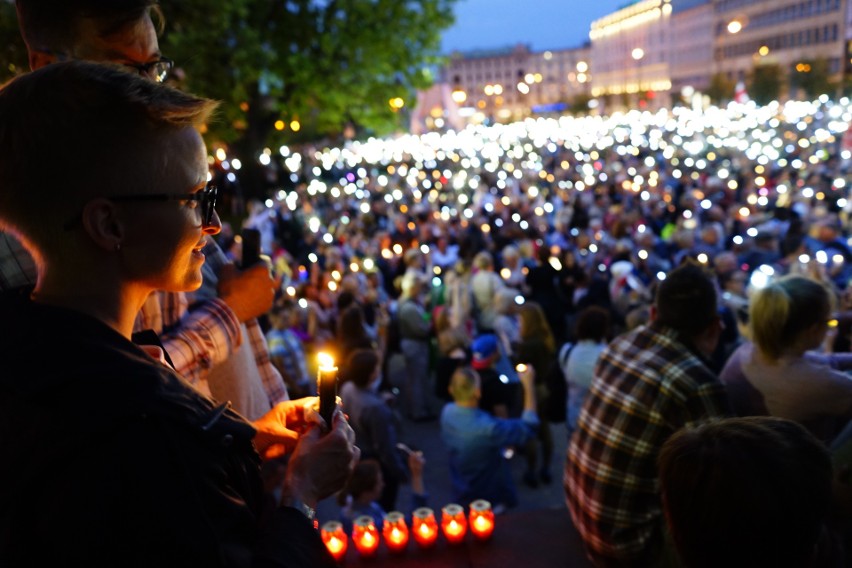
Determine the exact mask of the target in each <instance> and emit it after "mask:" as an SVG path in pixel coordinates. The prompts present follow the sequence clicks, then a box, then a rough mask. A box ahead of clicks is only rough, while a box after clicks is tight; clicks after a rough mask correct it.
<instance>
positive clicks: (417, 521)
mask: <svg viewBox="0 0 852 568" xmlns="http://www.w3.org/2000/svg"><path fill="white" fill-rule="evenodd" d="M411 516H412V524H411V528H412V530H413V531H414V540H416V541H417V544H419V545H420V547H421V548H428V547H430V546H432V545H433V544H435V540H436V539H437V538H438V523H437V522H436V521H435V513H434V512H433V511H432V509H430V508H429V507H420V508H419V509H415V510H414V513H412V515H411Z"/></svg>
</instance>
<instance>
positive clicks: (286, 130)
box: [161, 0, 456, 160]
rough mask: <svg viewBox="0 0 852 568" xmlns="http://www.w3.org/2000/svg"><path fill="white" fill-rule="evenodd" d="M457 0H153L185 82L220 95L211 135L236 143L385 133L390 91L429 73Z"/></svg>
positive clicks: (411, 89) (393, 118)
mask: <svg viewBox="0 0 852 568" xmlns="http://www.w3.org/2000/svg"><path fill="white" fill-rule="evenodd" d="M455 2H456V0H281V1H275V2H271V1H268V0H230V1H228V2H222V1H214V0H162V1H161V6H162V9H163V13H164V14H165V18H166V26H165V31H164V34H163V36H162V38H161V47H162V51H163V53H166V54H168V56H169V57H171V58H173V59H174V60H175V61H176V64H177V66H178V67H180V68H181V70H182V71H184V72H185V74H184V75H182V77H183V78H182V79H181V81H180V82H181V87H182V88H186V89H187V90H190V91H192V92H195V93H199V94H202V95H205V96H208V97H212V98H216V99H219V100H221V101H223V108H222V111H221V119H220V120H219V121H218V123H217V124H213V125H211V134H212V135H213V136H214V137H215V138H217V139H220V140H223V141H225V142H228V143H231V144H232V145H233V147H234V148H235V149H236V150H237V151H238V152H240V153H243V154H245V152H250V151H253V152H258V151H259V150H260V149H262V148H263V147H264V146H267V145H272V144H277V143H283V142H293V141H296V142H298V141H300V140H308V139H317V138H320V137H332V138H333V137H337V136H340V135H341V134H342V133H343V132H344V131H345V130H346V129H355V130H356V131H359V132H368V133H371V134H373V133H374V134H386V133H389V132H391V131H392V130H394V129H395V128H396V127H398V126H399V124H400V119H401V115H403V114H404V112H403V113H401V112H400V111H399V109H398V108H396V109H395V108H392V106H391V105H390V104H389V101H390V100H391V99H396V98H399V99H402V101H403V102H404V104H411V103H413V101H414V97H415V92H416V91H417V90H418V89H422V88H425V87H428V86H429V85H430V84H431V83H432V81H433V74H434V71H433V70H434V69H435V68H436V66H437V65H440V64H441V63H442V58H441V57H440V53H439V50H440V38H441V32H442V31H443V30H444V29H445V28H446V27H447V26H449V25H450V24H451V23H452V22H453V13H452V7H453V4H454V3H455ZM294 121H295V122H294ZM276 123H277V125H276ZM293 126H296V127H297V129H298V130H296V129H294V128H293ZM242 157H243V159H244V160H245V158H247V157H248V156H247V155H244V156H242Z"/></svg>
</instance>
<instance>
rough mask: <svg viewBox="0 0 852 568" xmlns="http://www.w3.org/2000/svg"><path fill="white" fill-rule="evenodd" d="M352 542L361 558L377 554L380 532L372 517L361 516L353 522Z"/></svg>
mask: <svg viewBox="0 0 852 568" xmlns="http://www.w3.org/2000/svg"><path fill="white" fill-rule="evenodd" d="M352 542H354V543H355V548H356V549H357V550H358V553H359V554H360V555H361V556H364V557H369V556H373V555H374V554H376V550H377V549H378V548H379V530H378V529H377V528H376V523H375V522H374V521H373V517H371V516H370V515H361V516H360V517H356V518H355V520H354V521H352Z"/></svg>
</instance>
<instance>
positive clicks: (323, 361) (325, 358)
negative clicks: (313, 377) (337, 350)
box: [317, 352, 334, 369]
mask: <svg viewBox="0 0 852 568" xmlns="http://www.w3.org/2000/svg"><path fill="white" fill-rule="evenodd" d="M317 361H319V366H320V367H321V368H323V369H330V368H332V367H334V357H332V356H331V355H329V354H328V353H325V352H321V353H318V354H317Z"/></svg>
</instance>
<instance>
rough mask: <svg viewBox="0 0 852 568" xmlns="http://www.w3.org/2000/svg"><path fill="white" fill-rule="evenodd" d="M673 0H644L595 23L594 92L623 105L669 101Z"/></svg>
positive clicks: (591, 35)
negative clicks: (671, 0) (671, 1)
mask: <svg viewBox="0 0 852 568" xmlns="http://www.w3.org/2000/svg"><path fill="white" fill-rule="evenodd" d="M671 14H672V5H671V3H670V0H640V1H638V2H635V3H633V4H631V5H629V6H627V7H625V8H622V9H620V10H617V11H616V12H613V13H612V14H609V15H607V16H604V17H603V18H600V19H599V20H595V21H594V22H592V26H591V31H590V32H589V38H590V39H591V42H592V55H591V59H592V65H593V68H594V71H595V72H594V76H593V78H592V95H593V96H595V97H599V98H601V99H603V100H605V101H606V104H607V108H609V109H610V110H612V109H613V107H615V108H619V107H636V106H646V105H647V104H648V102H649V100H651V101H653V104H654V106H663V105H666V104H667V103H668V94H669V91H670V90H671V71H670V64H669V54H670V45H671V38H672V29H671Z"/></svg>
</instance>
